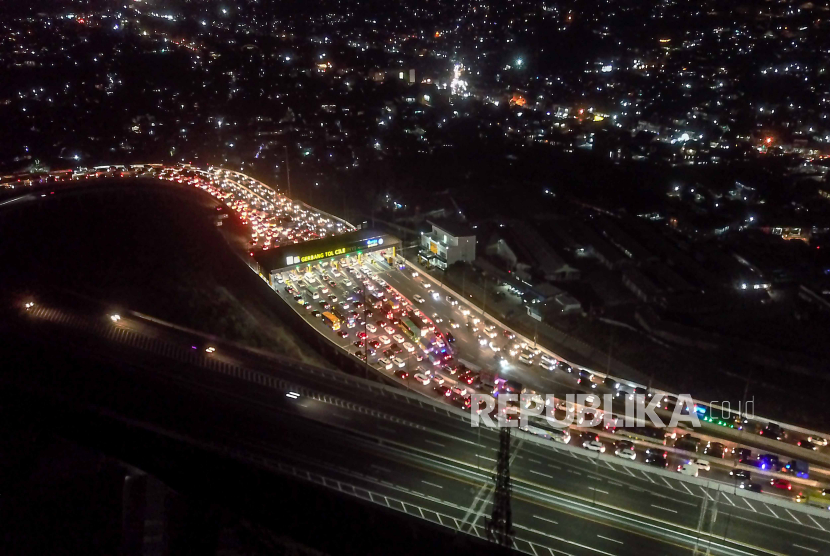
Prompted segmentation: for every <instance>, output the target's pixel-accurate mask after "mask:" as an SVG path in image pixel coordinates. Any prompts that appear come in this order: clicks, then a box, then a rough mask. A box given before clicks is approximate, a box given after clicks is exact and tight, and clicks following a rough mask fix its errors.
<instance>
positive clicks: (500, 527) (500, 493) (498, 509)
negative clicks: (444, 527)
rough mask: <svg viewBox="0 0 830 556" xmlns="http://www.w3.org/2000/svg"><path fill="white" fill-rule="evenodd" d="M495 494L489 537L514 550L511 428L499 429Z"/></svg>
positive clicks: (494, 478) (488, 525) (488, 523)
mask: <svg viewBox="0 0 830 556" xmlns="http://www.w3.org/2000/svg"><path fill="white" fill-rule="evenodd" d="M493 480H494V481H495V483H496V484H495V492H494V493H493V514H492V516H491V517H490V519H489V520H488V522H487V537H488V538H489V539H490V540H491V541H492V542H494V543H496V544H498V545H499V546H503V547H505V548H508V549H510V548H513V513H512V511H511V509H510V495H511V492H512V490H513V485H512V483H511V481H510V427H504V426H503V427H501V429H499V458H498V462H497V463H496V474H495V476H494V477H493Z"/></svg>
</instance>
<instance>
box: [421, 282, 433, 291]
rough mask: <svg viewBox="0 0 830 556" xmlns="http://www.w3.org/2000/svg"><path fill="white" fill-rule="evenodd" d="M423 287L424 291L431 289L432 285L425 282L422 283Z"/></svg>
mask: <svg viewBox="0 0 830 556" xmlns="http://www.w3.org/2000/svg"><path fill="white" fill-rule="evenodd" d="M423 286H424V289H426V290H428V289H430V288H431V287H432V284H431V283H429V282H426V281H425V282H423Z"/></svg>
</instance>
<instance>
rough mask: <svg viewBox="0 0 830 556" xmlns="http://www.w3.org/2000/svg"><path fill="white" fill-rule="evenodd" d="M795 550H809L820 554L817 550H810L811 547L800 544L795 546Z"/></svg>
mask: <svg viewBox="0 0 830 556" xmlns="http://www.w3.org/2000/svg"><path fill="white" fill-rule="evenodd" d="M793 546H794V547H795V548H800V549H801V550H809V551H810V552H818V550H816V549H815V548H810V547H809V546H801V545H800V544H794V545H793Z"/></svg>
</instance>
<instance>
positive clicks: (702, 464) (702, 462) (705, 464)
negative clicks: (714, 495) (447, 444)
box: [692, 459, 712, 471]
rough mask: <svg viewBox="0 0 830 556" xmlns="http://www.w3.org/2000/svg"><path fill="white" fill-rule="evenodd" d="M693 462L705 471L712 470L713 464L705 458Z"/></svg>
mask: <svg viewBox="0 0 830 556" xmlns="http://www.w3.org/2000/svg"><path fill="white" fill-rule="evenodd" d="M692 463H693V464H695V465H697V466H698V467H699V468H700V469H702V470H703V471H711V470H712V466H711V465H709V462H708V461H706V460H705V459H696V460H693V461H692Z"/></svg>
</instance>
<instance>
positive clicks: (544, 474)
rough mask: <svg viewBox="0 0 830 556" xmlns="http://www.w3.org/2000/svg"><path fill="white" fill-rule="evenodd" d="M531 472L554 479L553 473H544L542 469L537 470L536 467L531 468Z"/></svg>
mask: <svg viewBox="0 0 830 556" xmlns="http://www.w3.org/2000/svg"><path fill="white" fill-rule="evenodd" d="M530 472H531V473H534V474H536V475H541V476H542V477H547V478H548V479H553V475H548V474H547V473H542V472H540V471H536V470H535V469H531V470H530Z"/></svg>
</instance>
